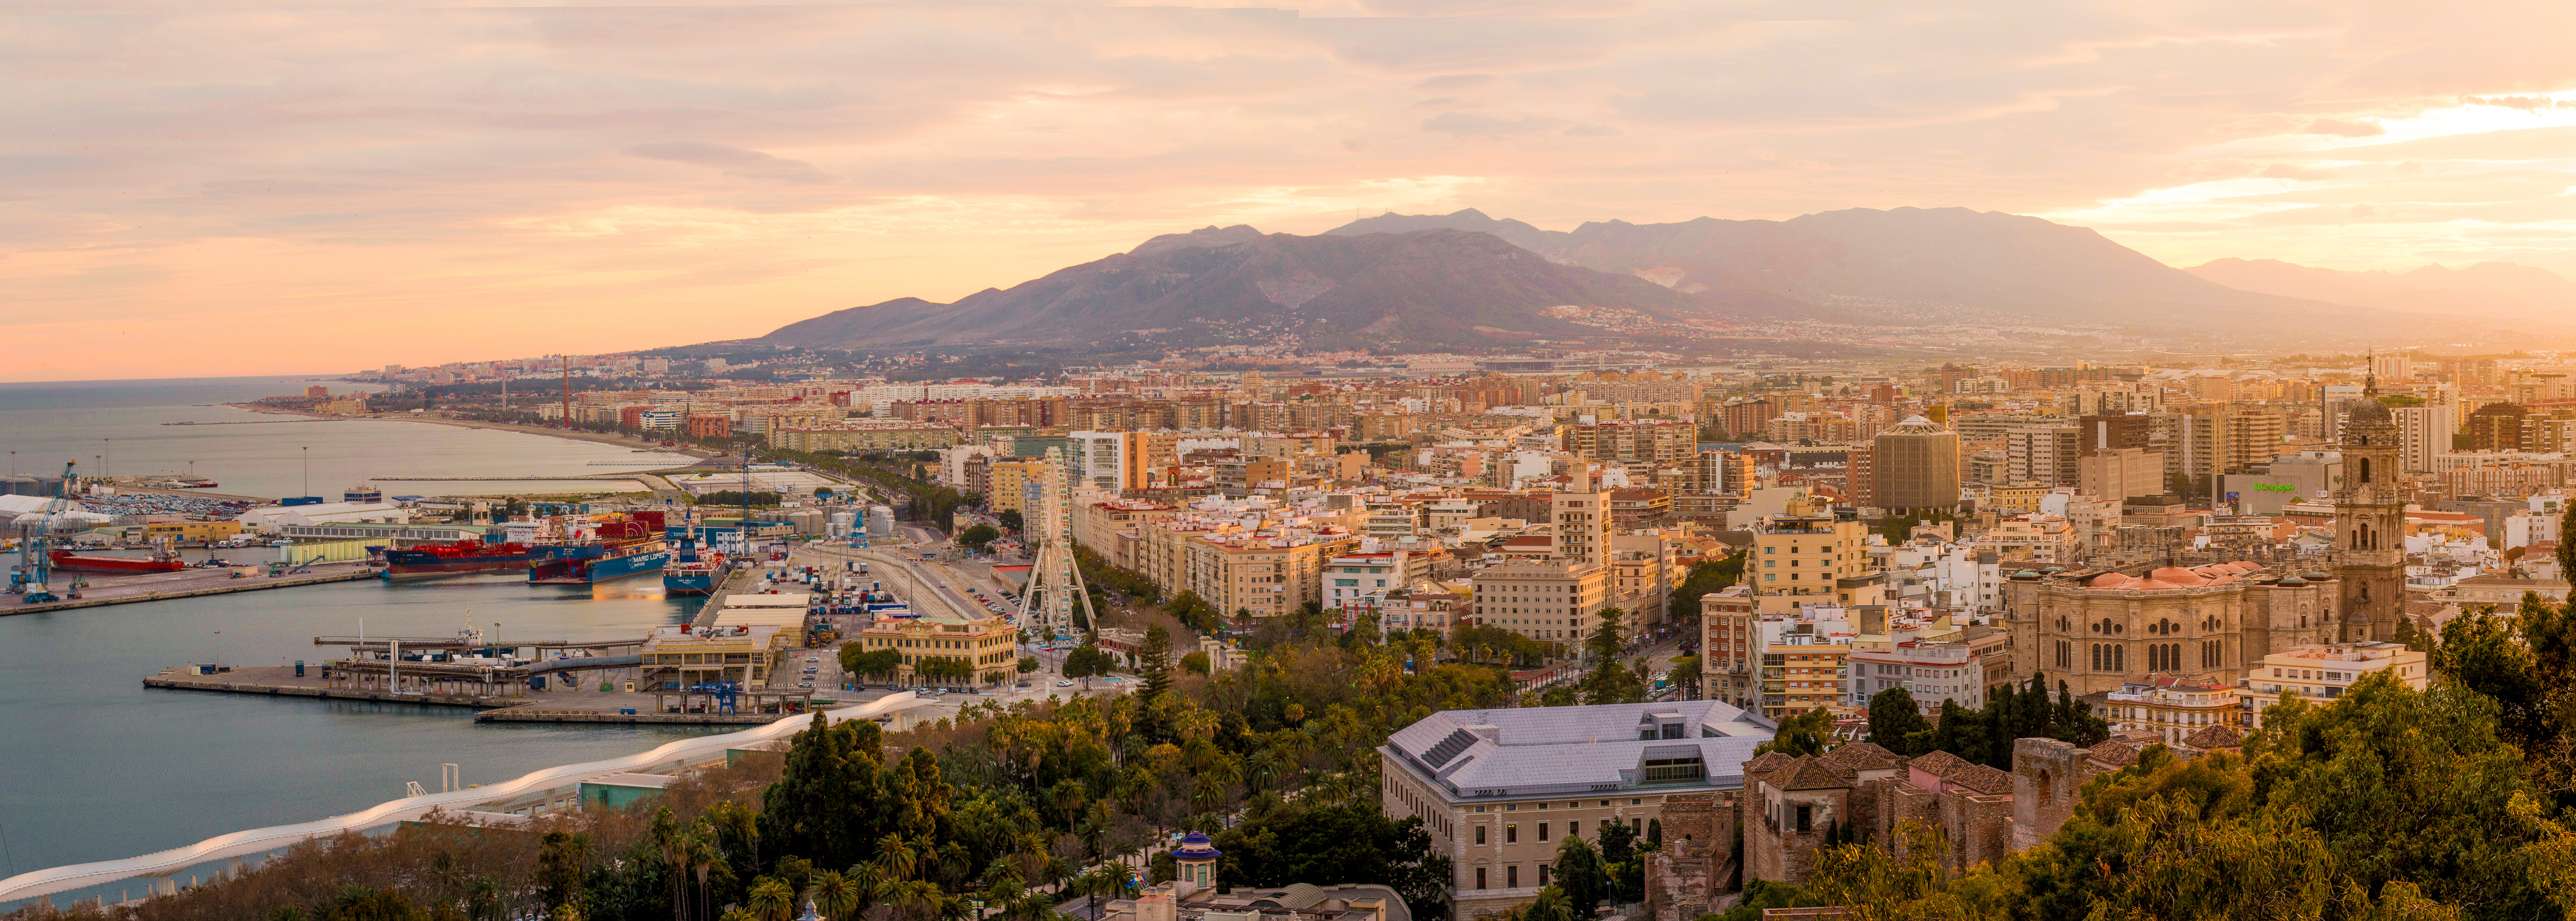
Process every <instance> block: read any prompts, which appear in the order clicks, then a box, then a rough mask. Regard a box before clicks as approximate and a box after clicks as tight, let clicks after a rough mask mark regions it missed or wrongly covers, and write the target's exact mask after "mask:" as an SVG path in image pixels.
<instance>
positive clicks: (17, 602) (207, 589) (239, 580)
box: [0, 563, 376, 617]
mask: <svg viewBox="0 0 2576 921" xmlns="http://www.w3.org/2000/svg"><path fill="white" fill-rule="evenodd" d="M375 577H376V572H375V571H374V570H373V569H370V568H368V567H367V565H366V564H364V563H320V564H315V565H313V566H311V567H308V568H304V569H300V570H298V569H293V568H288V569H285V570H281V571H278V572H276V573H275V574H273V575H272V574H271V572H270V571H269V570H268V569H267V568H266V567H252V566H225V567H213V568H192V569H182V570H178V571H175V572H164V573H148V574H141V575H132V576H102V577H98V578H95V579H91V580H90V582H89V585H88V586H87V587H84V588H81V589H78V590H77V591H73V592H70V593H69V594H66V595H65V596H64V597H63V598H62V600H59V601H46V602H38V603H35V604H28V603H25V602H24V601H22V600H21V599H22V598H23V597H24V596H23V595H11V596H9V597H8V598H7V599H6V600H0V617H8V616H11V615H19V614H42V613H47V612H51V611H73V610H79V609H82V608H96V607H105V606H107V605H112V604H136V603H140V602H147V601H177V600H179V599H183V598H203V597H206V596H209V595H231V594H236V593H240V592H256V591H263V590H267V589H277V588H297V587H301V586H306V585H320V584H323V583H327V582H348V581H352V580H357V579H372V578H375Z"/></svg>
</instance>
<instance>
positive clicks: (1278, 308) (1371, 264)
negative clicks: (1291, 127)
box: [764, 227, 1704, 348]
mask: <svg viewBox="0 0 2576 921" xmlns="http://www.w3.org/2000/svg"><path fill="white" fill-rule="evenodd" d="M1228 240H1240V242H1227V241H1228ZM1560 305H1577V306H1584V307H1594V308H1610V309H1614V310H1628V311H1635V312H1636V313H1637V314H1641V315H1643V316H1644V317H1648V318H1653V319H1657V320H1684V319H1689V318H1692V317H1696V316H1700V315H1702V313H1703V310H1704V308H1703V307H1702V305H1701V304H1700V302H1698V301H1695V300H1694V299H1692V298H1689V297H1685V296H1683V295H1681V294H1679V293H1676V292H1674V291H1672V290H1670V289H1667V288H1665V287H1663V286H1660V285H1657V284H1654V283H1652V282H1648V281H1645V280H1642V279H1638V278H1634V277H1629V276H1625V275H1612V274H1606V273H1602V272H1596V271H1593V270H1590V269H1585V268H1580V267H1575V266H1567V265H1561V264H1557V263H1554V262H1551V261H1549V260H1547V259H1544V258H1540V257H1539V256H1537V255H1534V254H1532V253H1530V252H1528V251H1526V250H1522V249H1520V248H1518V247H1515V246H1512V245H1511V244H1509V243H1506V242H1504V241H1502V240H1501V239H1498V238H1496V237H1494V236H1492V235H1490V234H1484V233H1470V232H1465V231H1458V230H1426V231H1419V232H1412V233H1402V234H1371V235H1366V236H1357V237H1352V236H1314V237H1299V236H1293V235H1289V234H1268V235H1261V234H1258V233H1254V232H1252V229H1251V228H1249V227H1234V228H1223V229H1219V228H1208V229H1206V230H1201V231H1197V232H1194V233H1191V234H1170V235H1165V236H1162V237H1157V238H1155V239H1154V240H1151V241H1148V242H1147V243H1146V244H1145V245H1142V246H1139V247H1137V248H1136V250H1135V251H1134V252H1132V253H1122V254H1118V255H1113V256H1110V257H1108V258H1105V259H1101V260H1099V261H1096V262H1089V263H1084V264H1082V265H1077V266H1073V267H1071V268H1066V269H1061V270H1058V271H1056V272H1054V273H1051V274H1049V275H1047V276H1046V277H1044V278H1040V279H1037V280H1034V281H1029V282H1024V283H1022V284H1019V285H1016V286H1014V287H1012V288H1010V289H1008V290H991V289H987V290H985V291H981V292H978V293H976V294H973V295H970V296H968V297H966V298H965V299H963V300H960V301H958V302H957V303H955V304H949V305H939V304H931V303H927V302H924V301H919V300H915V299H911V298H906V299H903V300H900V301H889V302H886V303H884V304H877V305H871V306H867V307H855V308H851V309H849V310H843V311H838V312H835V313H831V314H826V315H824V316H821V317H816V318H814V319H811V320H806V321H803V322H799V323H794V324H790V325H788V326H786V327H783V328H781V329H779V330H778V331H777V332H773V333H771V334H769V335H768V336H767V337H764V338H765V340H766V341H769V342H772V343H776V344H780V345H795V346H818V347H833V348H861V347H880V346H891V345H903V344H916V343H917V344H933V343H937V344H952V343H977V344H1030V345H1035V344H1080V343H1089V342H1097V341H1101V340H1103V339H1105V338H1107V337H1111V336H1115V335H1118V334H1121V333H1129V332H1135V333H1139V334H1148V335H1153V336H1155V337H1156V338H1157V339H1159V340H1160V341H1165V342H1172V343H1208V342H1243V341H1250V342H1267V341H1281V340H1285V339H1288V338H1294V339H1295V340H1297V341H1301V342H1304V343H1306V344H1308V345H1310V346H1318V347H1345V346H1357V347H1366V346H1377V345H1389V344H1396V343H1405V344H1411V345H1415V346H1420V347H1470V346H1483V345H1496V344H1503V343H1512V342H1526V341H1528V340H1529V339H1532V338H1548V337H1562V338H1572V337H1577V336H1585V335H1600V334H1601V333H1602V330H1601V329H1599V328H1597V327H1592V326H1584V325H1580V324H1577V323H1574V322H1571V321H1569V320H1567V319H1565V318H1561V317H1556V316H1549V315H1546V314H1544V313H1542V311H1543V310H1545V309H1546V308H1550V307H1556V306H1560Z"/></svg>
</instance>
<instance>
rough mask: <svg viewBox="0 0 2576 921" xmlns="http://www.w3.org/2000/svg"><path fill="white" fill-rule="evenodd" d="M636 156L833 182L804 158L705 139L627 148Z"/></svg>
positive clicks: (755, 175)
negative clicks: (715, 142) (778, 155)
mask: <svg viewBox="0 0 2576 921" xmlns="http://www.w3.org/2000/svg"><path fill="white" fill-rule="evenodd" d="M626 152H627V153H628V154H631V155H633V156H638V157H642V158H644V159H647V160H668V161H670V162H673V163H688V164H692V165H696V166H714V167H723V168H724V174H725V175H727V176H739V177H742V178H745V179H760V180H765V181H771V182H797V183H822V182H830V181H832V177H830V176H828V175H825V174H824V173H823V171H822V170H819V169H815V168H814V164H811V163H807V162H805V161H803V160H782V159H780V158H777V157H773V156H770V155H768V154H765V153H761V152H760V151H757V150H744V149H742V148H740V147H727V146H724V145H722V144H709V143H705V142H702V141H659V142H655V143H651V144H637V145H635V146H632V147H628V148H626Z"/></svg>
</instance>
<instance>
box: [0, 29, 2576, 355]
mask: <svg viewBox="0 0 2576 921" xmlns="http://www.w3.org/2000/svg"><path fill="white" fill-rule="evenodd" d="M2569 15H2571V14H2570V13H2569V12H2568V11H2567V10H2565V9H2563V8H2555V7H2548V6H2542V5H2538V4H2528V5H2519V4H2497V5H2480V6H2478V7H2476V8H2472V9H2447V8H2446V9H2443V10H2441V11H2440V12H2439V13H2435V12H2432V11H2430V10H2429V9H2418V8H2409V7H2379V8H2373V9H2369V10H2359V9H2353V10H2335V9H2315V8H2292V7H2287V6H2277V5H2271V6H2267V5H2251V6H2248V5H2228V6H2225V7H2215V6H2212V7H2199V8H2194V7H2167V8H2139V9H2130V10H2110V9H2090V10H2069V9H2060V10H2052V11H2050V12H2049V13H2048V14H2046V15H2031V14H2029V13H2026V12H2022V11H2017V10H2014V9H2010V8H2006V7H2002V6H1985V7H1980V8H1974V9H1967V10H1957V11H1951V12H1945V13H1942V14H1938V15H1918V14H1902V15H1900V14H1897V13H1894V12H1890V11H1878V10H1868V9H1854V10H1846V11H1843V12H1842V18H1839V19H1833V20H1786V19H1778V18H1773V16H1774V14H1772V13H1771V12H1769V11H1766V10H1761V9H1756V8H1748V7H1707V6H1696V5H1667V4H1643V3H1639V4H1622V5H1612V6H1609V7H1608V8H1607V9H1604V8H1603V5H1599V4H1584V5H1579V6H1578V5H1562V4H1537V3H1531V4H1490V3H1488V4H1401V5H1399V4H1325V5H1321V6H1318V7H1314V8H1308V9H1302V10H1297V11H1273V10H1175V9H1151V10H1147V9H1120V8H1105V9H1057V8H1049V9H1045V10H1033V9H1010V8H977V9H974V10H925V9H916V8H854V7H787V8H780V7H764V8H759V9H725V8H707V7H663V8H618V9H613V10H612V9H600V8H555V9H541V10H539V9H510V10H503V9H442V10H422V9H413V8H407V7H403V6H398V5H377V6H357V7H347V8H340V9H334V10H330V11H315V10H274V9H262V8H256V7H252V6H248V5H222V4H217V5H212V6H206V5H199V6H192V7H189V8H187V9H177V8H156V7H151V6H149V5H143V6H137V7H134V8H132V9H131V10H130V11H129V14H128V15H120V16H114V17H77V16H71V15H43V14H39V15H31V16H25V17H22V18H21V19H20V20H19V21H20V22H21V23H22V25H23V26H25V28H24V29H23V30H22V31H20V32H19V33H18V37H17V38H15V39H13V40H12V42H11V44H12V46H13V50H12V51H11V52H9V53H10V54H11V55H12V56H13V57H15V58H16V59H17V60H18V61H19V62H20V64H19V68H18V70H17V71H16V75H17V76H18V78H19V79H21V80H31V79H32V80H43V81H45V85H46V87H47V91H46V92H44V93H42V94H33V93H31V94H21V95H19V96H17V97H15V98H16V99H17V100H18V101H17V102H15V103H12V104H10V109H9V111H10V112H11V114H12V116H13V118H12V121H13V122H14V123H17V124H20V125H24V126H30V128H31V130H26V131H22V132H15V133H13V136H12V138H11V139H10V140H9V141H7V142H5V144H6V146H5V148H0V151H4V152H5V153H6V155H7V156H8V163H9V164H10V165H9V166H8V167H7V168H8V170H9V175H10V176H11V177H12V178H13V179H14V180H15V181H14V182H13V185H15V186H16V187H18V188H20V189H21V190H22V192H21V193H20V195H19V196H18V197H16V199H15V202H16V207H14V208H13V209H12V211H11V219H10V224H11V227H12V229H13V231H15V232H14V233H13V234H11V236H12V237H13V239H14V241H15V242H13V243H11V244H8V247H7V249H6V250H0V258H5V259H6V260H7V262H8V264H9V265H10V267H11V274H12V276H13V278H15V279H16V281H17V283H16V284H15V286H14V287H15V288H16V292H15V293H16V294H17V297H16V298H15V299H14V300H15V302H16V303H18V304H21V305H22V310H21V311H20V312H19V314H18V316H17V319H16V323H15V328H16V329H17V330H18V331H20V332H22V333H24V334H27V335H31V336H36V337H49V336H52V337H65V338H67V339H68V341H75V342H81V343H85V344H87V345H88V346H89V347H86V348H79V349H69V350H49V351H45V352H41V353H38V354H36V355H33V356H30V358H29V360H26V361H22V362H19V363H16V364H15V365H13V367H12V368H11V369H9V370H7V371H6V372H0V379H7V380H70V379H96V378H145V377H172V376H189V375H219V374H257V373H270V372H283V371H310V370H318V369H322V368H330V367H334V366H339V365H357V366H370V365H376V364H383V363H403V364H415V365H416V364H435V363H439V362H444V361H454V360H472V359H478V358H487V357H489V356H491V355H493V354H510V353H525V352H529V351H553V350H568V351H574V352H600V351H614V350H627V349H638V348H648V347H653V346H663V345H676V344H683V343H688V342H701V341H708V340H715V339H724V338H735V337H741V336H748V335H758V334H760V333H763V332H766V331H767V330H769V329H772V328H775V327H777V326H779V325H782V324H784V323H787V322H791V321H794V320H798V319H803V318H806V317H810V316H815V315H818V314H821V313H825V312H828V311H830V310H834V309H839V308H843V307H848V306H852V305H856V304H865V303H874V302H877V301H880V300H885V299H888V298H893V297H899V296H921V297H925V298H932V299H936V300H943V301H944V300H950V299H954V298H956V297H959V296H962V295H965V294H968V293H971V292H973V291H976V290H979V289H982V288H984V287H987V286H1009V285H1011V284H1015V283H1017V282H1019V281H1022V280H1026V279H1029V278H1034V277H1037V276H1038V275H1041V274H1044V273H1045V272H1048V271H1051V270H1053V269H1056V268H1058V267H1061V266H1065V265H1070V264H1074V263H1078V262H1082V261H1086V260H1089V259H1094V258H1098V257H1099V256H1101V255H1104V254H1107V253H1111V252H1117V251H1123V250H1126V249H1128V248H1130V247H1132V246H1134V245H1136V243H1138V242H1139V241H1142V240H1144V239H1146V238H1147V237H1150V236H1153V235H1156V234H1160V233H1167V232H1175V231H1182V230H1187V229H1190V228H1193V227H1199V226H1205V225H1209V224H1216V225H1228V224H1234V223H1249V224H1252V225H1253V226H1255V227H1258V228H1260V229H1261V230H1264V231H1269V232H1290V233H1315V232H1319V231H1322V230H1324V229H1327V228H1330V227H1332V226H1336V225H1339V224H1342V223H1345V222H1347V221H1349V220H1350V219H1351V218H1353V217H1354V216H1355V215H1358V216H1364V215H1367V214H1375V213H1378V212H1380V211H1384V210H1395V211H1401V212H1409V213H1418V212H1429V213H1441V212H1447V211H1450V210H1455V209H1457V208H1464V207H1477V208H1481V209H1483V210H1485V211H1486V212H1487V213H1490V214H1493V215H1495V216H1497V217H1509V218H1517V219H1520V220H1524V221H1528V222H1530V223H1532V224H1536V225H1538V226H1540V227H1542V228H1545V229H1550V230H1567V229H1572V228H1573V227H1574V226H1575V225H1576V224H1578V223H1580V222H1582V221H1586V220H1608V219H1623V220H1628V221H1634V222H1640V223H1645V222H1655V221H1678V220H1688V219H1691V218H1694V217H1698V216H1702V215H1707V216H1714V217H1720V218H1729V219H1737V218H1762V219H1785V218H1789V217H1793V216H1796V215H1799V214H1803V213H1809V212H1815V211H1822V210H1830V209H1837V208H1847V207H1899V206H1924V207H1945V206H1961V207H1969V208H1974V209H1979V210H1995V211H2008V212H2013V213H2021V214H2031V215H2036V216H2040V217H2044V218H2048V219H2051V220H2055V221H2059V222H2061V223H2067V224H2073V225H2080V226H2087V227H2092V228H2096V229H2098V230H2099V231H2101V232H2102V233H2103V234H2104V235H2106V236H2107V237H2109V238H2110V239H2112V240H2114V241H2116V242H2119V243H2122V244H2125V245H2128V246H2131V247H2133V248H2136V249H2138V250H2139V251H2141V252H2144V253H2146V254H2148V255H2150V256H2153V257H2155V258H2157V259H2159V260H2162V261H2164V262H2166V263H2167V264H2171V265H2177V266H2188V265H2194V264H2198V263H2201V262H2204V261H2207V260H2210V259H2216V258H2223V257H2241V258H2249V259H2254V258H2274V259H2282V260H2286V261H2290V262H2294V263H2299V264H2303V265H2316V266H2323V267H2329V268H2338V269H2385V270H2405V269H2411V268H2414V267H2417V266H2421V265H2424V264H2427V263H2436V264H2442V265H2446V266H2449V267H2452V268H2459V267H2463V266H2466V265H2468V264H2471V263H2474V262H2477V261H2482V260H2495V261H2507V262H2516V263H2521V264H2526V265H2533V266H2538V267H2541V268H2547V269H2552V270H2555V271H2558V272H2560V273H2561V274H2562V275H2565V274H2571V272H2576V261H2571V260H2570V258H2569V255H2568V251H2567V249H2566V248H2565V245H2564V241H2565V239H2566V236H2567V234H2568V233H2569V232H2571V231H2570V228H2569V227H2568V222H2567V221H2566V219H2565V214H2564V209H2563V208H2560V207H2557V206H2556V202H2557V201H2558V198H2557V196H2558V194H2559V191H2560V190H2562V189H2563V188H2565V187H2566V185H2567V182H2566V179H2567V171H2568V167H2567V166H2566V165H2565V164H2564V163H2563V162H2561V161H2560V160H2559V159H2558V154H2557V153H2556V151H2558V150H2560V149H2562V148H2563V146H2564V140H2565V138H2566V137H2567V136H2568V134H2569V132H2570V131H2576V101H2571V99H2576V90H2571V89H2570V88H2571V87H2576V73H2570V72H2569V71H2570V69H2571V68H2576V64H2570V63H2568V62H2567V61H2566V60H2565V59H2564V58H2563V56H2562V55H2558V54H2556V53H2555V49H2553V48H2552V47H2550V39H2549V36H2554V35H2557V34H2563V32H2564V31H2565V29H2564V28H2563V27H2564V26H2565V25H2568V23H2566V22H2565V19H2566V18H2567V17H2568V16H2569ZM316 34H328V35H331V36H333V38H332V40H330V41H328V42H319V43H317V42H314V41H312V36H313V35H316ZM612 36H613V40H611V37H612ZM2469 36H2474V39H2473V40H2472V39H2470V38H2469ZM468 49H470V50H468ZM754 49H757V53H746V52H750V51H752V50H754ZM2468 49H2474V51H2470V50H2468ZM495 336H498V337H502V338H507V339H518V340H522V343H524V345H520V346H519V347H510V348H493V347H491V344H490V343H488V342H486V341H482V340H487V339H488V338H490V337H495ZM539 343H542V344H539ZM529 345H533V346H535V347H533V348H531V347H525V346H529ZM318 354H329V355H331V356H333V360H331V361H324V362H316V361H311V360H306V359H305V358H304V357H303V356H308V355H318ZM340 356H346V358H342V357H340Z"/></svg>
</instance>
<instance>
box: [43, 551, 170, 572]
mask: <svg viewBox="0 0 2576 921" xmlns="http://www.w3.org/2000/svg"><path fill="white" fill-rule="evenodd" d="M52 559H53V561H54V568H55V569H69V570H74V571H77V572H178V571H179V570H182V569H186V568H188V564H186V563H183V562H180V561H179V555H178V554H175V553H155V554H153V555H151V556H148V557H146V556H83V555H80V554H77V553H73V552H71V551H69V550H56V551H54V552H53V556H52Z"/></svg>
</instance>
